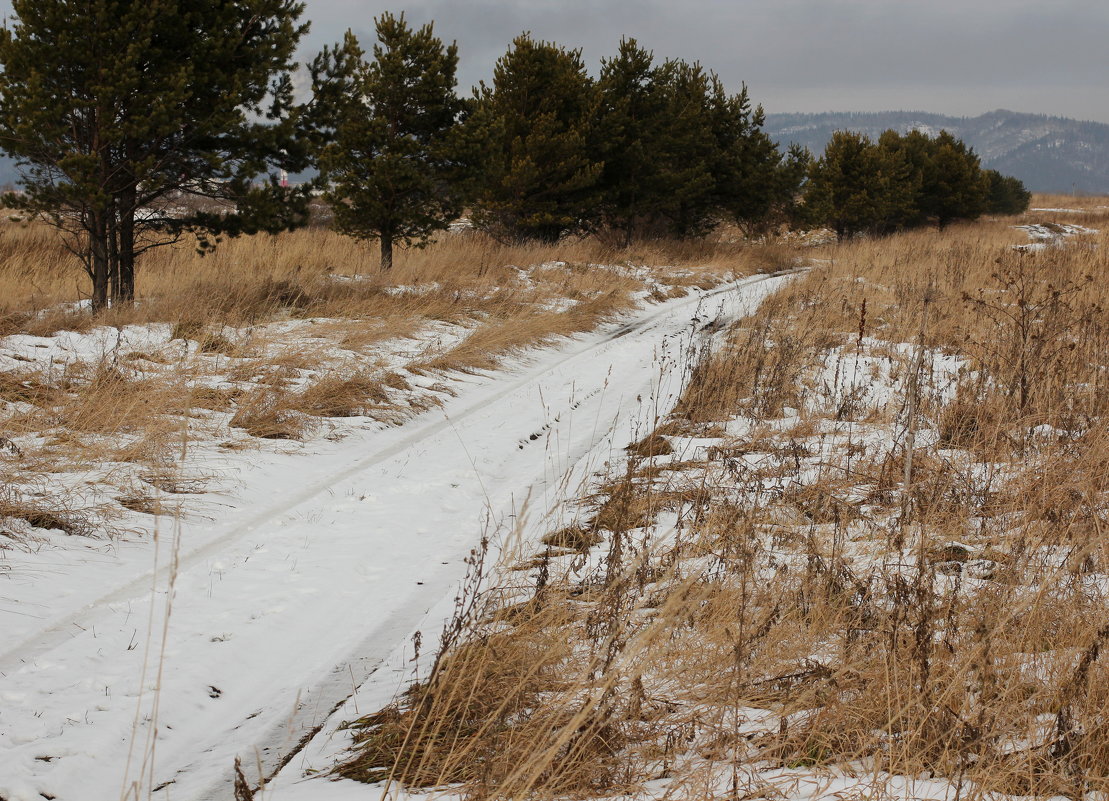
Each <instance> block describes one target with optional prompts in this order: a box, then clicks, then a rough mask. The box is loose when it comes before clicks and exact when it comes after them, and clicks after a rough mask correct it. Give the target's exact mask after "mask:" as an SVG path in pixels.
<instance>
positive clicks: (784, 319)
mask: <svg viewBox="0 0 1109 801" xmlns="http://www.w3.org/2000/svg"><path fill="white" fill-rule="evenodd" d="M1075 203H1076V201H1075V200H1074V199H1065V202H1064V200H1058V199H1043V198H1037V200H1036V201H1035V202H1034V204H1033V205H1036V206H1051V207H1066V208H1072V207H1073V206H1074V205H1075ZM1086 205H1087V206H1089V207H1091V208H1092V210H1093V213H1092V214H1089V215H1086V217H1088V218H1096V217H1098V215H1100V214H1102V211H1103V210H1102V209H1097V208H1096V206H1101V205H1103V204H1102V203H1101V202H1100V201H1099V200H1090V201H1088V202H1087V203H1086ZM1060 214H1063V213H1060ZM1054 215H1055V213H1050V214H1048V215H1047V217H1049V218H1050V217H1052V216H1054ZM1043 216H1044V215H1040V214H1037V213H1030V214H1029V215H1028V218H1027V219H1028V220H1029V221H1036V222H1053V221H1054V220H1052V219H1046V220H1044V219H1043ZM1107 219H1109V218H1107ZM1068 221H1073V220H1068ZM1080 224H1088V223H1087V222H1086V221H1085V220H1083V221H1080ZM1011 225H1012V221H1010V220H1003V221H983V222H982V223H980V224H978V225H974V226H960V227H955V228H952V229H949V230H947V231H945V232H943V233H942V234H940V233H936V232H913V233H910V234H905V235H903V236H899V237H892V238H889V239H883V240H876V241H864V240H859V241H855V242H851V243H845V244H843V245H838V246H834V247H829V248H825V249H823V250H822V251H819V252H817V253H816V254H814V255H816V256H817V257H818V258H820V259H824V260H825V261H823V262H820V263H819V266H818V267H817V268H816V269H814V270H813V271H812V272H811V273H810V274H809V275H808V276H806V277H804V278H802V279H799V280H797V281H795V282H794V283H793V284H791V285H789V286H788V287H787V288H786V289H784V290H783V291H782V292H780V293H779V294H778V296H777V297H775V298H774V299H772V301H771V302H769V303H767V304H766V305H764V307H763V309H761V310H760V311H759V312H758V313H757V314H756V315H754V316H753V317H752V318H750V319H748V320H745V321H741V323H740V324H739V325H738V326H737V327H736V328H735V329H734V330H733V331H731V332H730V333H729V334H728V335H727V336H726V337H725V338H724V340H723V342H722V343H721V345H720V346H719V347H718V348H717V349H716V350H715V351H714V352H712V353H709V354H707V355H706V356H705V357H704V359H703V360H702V361H700V362H699V363H698V364H696V365H694V366H693V367H692V370H691V377H690V381H689V384H688V388H687V391H686V393H685V395H684V397H683V398H682V400H681V402H680V404H679V405H678V408H677V410H676V413H675V417H674V419H672V420H671V421H668V422H667V423H666V424H665V426H664V427H662V428H660V429H659V430H658V431H656V432H655V433H653V434H652V435H650V436H648V437H646V438H644V439H643V440H641V441H640V442H638V443H636V444H635V445H634V446H633V447H632V448H630V449H629V461H628V464H627V466H626V468H625V469H621V471H620V473H619V475H618V476H617V477H615V478H613V479H611V480H609V481H608V482H607V483H605V484H604V485H602V486H601V487H600V489H599V490H598V493H597V495H595V496H594V497H592V498H589V499H586V506H587V507H588V508H589V509H590V510H591V511H592V513H593V516H592V518H591V519H589V521H588V522H586V523H580V524H577V525H575V526H571V527H569V528H566V529H561V530H559V531H555V532H552V533H551V534H549V535H548V536H547V537H546V538H544V540H543V544H544V545H545V546H546V548H547V549H546V550H545V551H543V552H541V553H539V554H538V555H537V556H536V558H535V559H533V560H532V561H531V562H530V563H529V566H530V567H532V569H533V570H534V572H533V574H532V575H533V576H534V584H533V585H522V584H520V583H519V581H520V577H521V573H520V572H518V571H517V572H514V573H508V574H506V575H508V576H510V577H514V578H512V580H511V581H510V580H508V579H506V580H505V581H504V582H502V583H498V584H495V585H494V586H492V587H490V588H489V589H487V590H486V591H485V593H484V594H482V595H480V596H479V599H480V603H478V604H477V606H478V607H479V608H480V610H481V611H480V613H479V614H475V615H471V616H469V617H467V618H465V619H464V620H461V621H456V623H455V626H456V629H460V630H462V631H463V632H464V633H463V634H462V635H459V636H455V637H451V638H448V639H447V645H448V647H447V649H446V651H445V653H444V654H442V655H441V656H440V659H439V662H438V663H437V669H436V670H435V671H434V672H433V673H432V674H431V676H430V677H428V678H427V679H426V680H424V681H422V682H420V683H418V684H417V685H416V686H415V687H414V688H413V689H412V690H411V691H410V692H409V693H408V694H406V695H405V696H403V697H401V698H399V699H398V701H397V702H396V703H395V704H394V705H393V706H391V707H390V708H389V709H387V710H386V711H385V712H383V713H381V714H380V715H375V716H370V717H369V718H366V719H363V720H361V721H358V722H357V723H356V724H355V730H356V735H355V751H354V752H353V755H352V757H351V761H350V762H349V763H348V764H346V765H344V766H342V767H340V768H339V771H340V772H341V773H343V774H344V775H348V776H352V777H355V778H360V779H363V780H391V781H394V782H400V783H402V784H407V785H414V786H420V787H424V786H433V785H434V786H446V785H450V786H451V788H452V792H455V793H459V794H461V795H462V796H464V797H467V798H475V799H485V798H524V797H529V798H533V797H579V798H580V797H593V796H608V795H614V794H631V795H642V796H649V797H659V798H687V797H706V798H707V797H725V796H726V797H729V798H743V797H749V798H755V797H784V796H786V795H788V794H789V793H790V792H792V790H791V788H793V787H795V786H796V782H797V781H798V778H799V777H800V776H802V775H806V774H807V775H813V774H815V775H822V776H826V777H830V776H832V775H838V776H840V777H843V776H845V775H846V776H849V777H850V776H853V777H854V779H853V780H852V781H853V782H854V783H855V784H856V789H854V790H850V792H852V793H857V794H859V795H860V797H861V795H863V794H866V795H867V796H868V797H869V796H871V795H875V794H877V795H884V794H885V793H886V792H888V790H887V789H886V786H885V784H884V782H885V780H886V779H885V777H888V776H889V775H891V774H893V775H900V776H904V777H922V776H923V777H935V780H936V781H937V782H947V785H946V789H944V787H942V786H941V787H938V788H937V786H932V787H931V788H926V790H925V791H926V792H930V793H936V792H940V793H942V792H947V793H957V794H958V795H959V796H960V797H965V798H984V797H987V796H988V795H989V794H991V793H1003V794H1013V795H1021V796H1040V797H1047V796H1053V795H1062V796H1066V797H1070V798H1079V797H1090V796H1089V794H1090V793H1105V792H1109V740H1107V739H1106V738H1105V736H1104V726H1105V721H1106V719H1107V717H1109V666H1107V665H1106V664H1105V662H1104V655H1103V654H1104V651H1105V648H1106V645H1107V640H1109V627H1106V625H1105V621H1106V619H1107V612H1109V539H1107V538H1106V532H1107V531H1109V489H1107V488H1109V426H1107V420H1106V416H1105V412H1106V407H1105V401H1104V397H1105V391H1104V390H1105V378H1104V376H1105V375H1106V373H1107V372H1109V330H1106V326H1105V325H1104V312H1103V309H1105V308H1107V307H1109V306H1107V303H1109V297H1106V295H1107V293H1109V289H1107V287H1109V281H1107V280H1106V279H1107V277H1109V263H1107V259H1109V256H1107V255H1106V254H1107V253H1109V250H1107V249H1106V246H1107V245H1109V237H1107V236H1104V235H1093V236H1090V237H1082V238H1078V239H1076V240H1072V241H1071V242H1070V243H1069V245H1068V246H1067V247H1065V248H1062V249H1057V248H1049V249H1046V250H1044V251H1041V252H1037V253H1024V254H1022V253H1020V252H1018V251H1015V250H1013V247H1014V246H1015V245H1018V244H1021V243H1022V242H1023V241H1024V239H1023V235H1022V234H1021V233H1020V232H1018V231H1014V230H1013V229H1012V228H1011V227H1010V226H1011ZM1087 276H1090V277H1092V280H1089V279H1088V278H1087ZM725 424H727V426H728V429H727V430H729V431H733V432H734V431H736V430H739V431H745V432H746V433H745V434H740V435H736V434H734V433H733V434H732V435H731V436H727V435H726V434H725V429H724V425H725ZM689 435H696V436H699V437H702V438H703V437H706V436H708V437H715V438H716V439H717V444H716V445H715V446H713V447H712V448H709V449H708V450H707V453H708V454H709V455H708V459H707V460H705V461H701V462H690V461H683V462H677V461H675V460H676V458H677V456H676V454H679V453H681V452H682V448H681V447H680V442H681V440H682V438H683V436H689ZM664 442H665V443H667V446H668V447H673V449H674V451H675V453H674V454H671V453H668V452H667V448H664V447H661V443H664ZM664 512H665V513H666V514H665V515H664V514H663V513H664ZM598 538H601V539H602V540H603V542H602V544H600V545H599V547H596V548H594V549H593V550H592V551H590V552H589V553H588V554H586V555H585V556H583V555H582V554H581V550H582V549H584V548H588V547H590V545H591V544H592V542H593V541H594V540H596V539H598ZM513 582H516V583H513ZM648 782H651V784H650V785H648ZM775 785H777V786H775Z"/></svg>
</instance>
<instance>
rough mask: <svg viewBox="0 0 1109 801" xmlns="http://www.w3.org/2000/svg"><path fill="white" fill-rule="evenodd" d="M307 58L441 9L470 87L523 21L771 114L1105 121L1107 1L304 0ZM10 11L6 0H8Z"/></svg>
mask: <svg viewBox="0 0 1109 801" xmlns="http://www.w3.org/2000/svg"><path fill="white" fill-rule="evenodd" d="M305 2H306V3H307V11H306V13H305V16H306V17H307V18H308V19H309V20H311V21H312V31H311V33H310V34H309V37H308V40H307V41H306V43H305V48H304V50H305V52H304V54H303V55H304V56H305V58H308V57H309V56H310V55H311V54H312V52H314V51H315V50H317V49H318V48H319V47H320V46H322V45H323V44H325V43H328V42H334V41H337V40H339V39H340V38H341V37H342V34H343V31H345V30H346V29H347V28H352V29H353V30H354V32H355V33H356V34H357V35H358V37H359V39H360V40H361V41H362V43H363V45H364V46H366V47H367V49H368V46H369V45H370V44H371V43H372V40H373V18H374V17H375V16H376V15H378V14H380V13H381V12H382V11H386V10H390V11H393V12H399V11H404V12H405V13H406V14H407V16H408V18H409V20H410V21H411V22H413V23H424V22H427V21H434V22H435V27H436V32H437V33H438V34H439V35H440V36H441V37H442V38H444V39H447V40H451V39H453V40H456V41H457V42H458V45H459V48H460V55H461V65H460V76H459V78H460V83H461V84H462V86H463V88H464V89H468V87H469V86H471V85H472V84H474V83H476V82H477V81H479V80H481V79H488V78H489V77H490V75H491V73H492V66H493V63H494V62H495V61H496V59H497V58H498V57H499V56H500V55H502V54H503V53H504V51H505V50H506V48H507V47H508V44H509V42H510V41H511V40H512V38H513V37H514V36H516V35H517V34H519V33H520V32H522V31H525V30H527V31H531V33H532V34H533V35H534V36H536V37H538V38H543V39H549V40H553V41H556V42H558V43H559V44H562V45H566V46H569V47H581V48H582V49H583V54H584V56H585V59H586V61H587V63H588V64H589V67H590V69H591V70H593V71H596V68H597V65H598V62H599V60H600V59H601V58H602V57H603V56H606V55H610V54H612V53H613V52H614V51H615V49H616V45H617V42H618V41H619V39H620V37H621V36H632V37H635V38H636V39H638V40H639V42H640V44H642V45H644V46H645V47H647V48H648V49H651V50H653V51H654V52H655V55H656V56H657V57H659V58H663V57H666V56H675V57H680V58H684V59H686V60H690V61H693V60H700V61H701V62H702V63H703V64H704V65H705V66H707V67H709V68H711V69H713V70H715V71H716V72H718V73H719V74H720V76H721V77H722V78H723V79H724V81H725V82H726V83H727V84H728V85H729V87H734V88H735V89H738V88H739V85H740V83H741V82H743V81H746V82H747V85H748V87H749V89H750V91H751V97H752V99H753V100H754V101H755V102H758V103H762V104H763V106H764V107H765V108H766V110H767V111H769V112H782V111H886V110H920V111H932V112H937V113H941V114H955V115H976V114H980V113H982V112H985V111H990V110H993V109H995V108H1007V109H1011V110H1013V111H1025V112H1032V113H1044V114H1058V115H1062V116H1067V117H1077V118H1079V119H1091V120H1098V121H1100V122H1109V47H1107V46H1106V41H1107V40H1109V2H1107V1H1106V0H730V1H729V0H666V1H665V2H664V1H663V0H592V2H588V1H587V0H414V2H408V3H404V4H399V3H387V2H379V0H305ZM9 9H10V3H9V2H8V0H0V10H2V11H3V12H5V13H6V12H7V11H8V10H9Z"/></svg>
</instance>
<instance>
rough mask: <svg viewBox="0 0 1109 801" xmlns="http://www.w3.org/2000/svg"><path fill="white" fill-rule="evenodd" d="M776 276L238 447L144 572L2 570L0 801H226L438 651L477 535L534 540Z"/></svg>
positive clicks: (64, 566) (122, 551) (65, 560)
mask: <svg viewBox="0 0 1109 801" xmlns="http://www.w3.org/2000/svg"><path fill="white" fill-rule="evenodd" d="M784 280H786V278H784V277H767V276H758V277H755V278H752V279H747V280H746V281H743V282H741V283H740V284H738V285H735V286H733V287H730V288H728V289H724V290H716V291H714V292H711V293H705V294H703V295H698V296H691V297H689V298H685V299H681V300H676V301H671V302H668V303H666V304H664V305H661V306H654V307H651V308H649V309H646V310H644V311H642V312H640V313H638V314H637V315H636V316H634V317H632V318H630V319H629V320H628V321H625V323H624V324H622V325H619V326H610V327H608V328H607V329H605V330H602V331H599V332H597V333H595V334H592V335H589V336H584V337H579V338H577V339H575V340H573V341H571V342H569V343H567V344H566V345H565V346H563V347H561V348H558V349H551V350H546V351H539V352H535V353H532V354H530V355H529V357H528V359H527V360H526V362H524V363H522V364H521V365H519V366H518V367H517V368H515V369H513V370H508V371H504V372H500V373H497V374H495V375H491V376H480V377H477V376H475V377H469V378H465V379H462V380H459V381H457V382H455V383H454V384H453V386H454V388H455V389H456V390H457V391H458V397H456V398H454V399H452V400H451V401H450V402H448V403H447V404H446V406H445V407H443V409H441V410H433V411H431V412H428V413H427V414H425V415H423V416H422V417H420V418H418V419H416V420H414V421H412V422H411V423H409V424H408V425H405V426H403V427H400V428H396V429H391V430H387V431H376V432H373V433H365V434H362V435H356V436H351V437H349V438H347V439H346V440H343V441H342V442H339V443H321V444H320V445H319V446H318V447H316V449H315V452H313V453H304V452H301V453H297V454H287V455H281V454H271V455H269V456H267V457H265V458H260V457H258V455H254V456H253V457H246V456H243V455H241V454H239V455H232V456H230V457H228V458H229V459H230V460H232V461H231V463H229V464H226V465H222V466H221V469H224V470H228V469H232V470H239V471H242V475H241V476H240V480H241V486H240V488H239V489H238V490H237V491H236V492H235V493H234V494H233V495H227V496H224V497H222V498H213V499H210V501H211V502H210V504H209V506H210V514H208V515H207V516H203V517H202V516H200V515H192V516H188V517H186V518H185V519H184V520H182V521H180V523H179V524H178V527H177V530H171V531H165V530H163V531H161V532H159V536H158V541H159V543H160V544H159V547H158V548H157V551H158V553H157V559H158V562H157V567H156V568H155V569H152V562H153V560H154V558H155V554H154V550H155V549H154V548H152V547H151V546H150V545H149V544H148V543H131V544H126V545H121V546H119V547H118V548H116V549H114V550H112V551H110V552H104V553H96V552H89V551H87V550H86V551H83V552H82V553H81V555H80V557H79V558H78V557H76V556H74V555H72V554H67V553H65V552H52V553H49V554H25V555H19V556H16V557H14V558H12V559H10V560H9V564H10V566H11V570H10V574H11V575H12V576H18V577H21V580H22V581H23V582H24V583H25V584H27V585H28V586H30V585H33V590H34V591H33V592H32V591H31V590H30V589H29V590H28V593H29V594H30V596H31V597H34V598H35V599H36V604H35V605H34V606H31V607H25V608H19V607H18V604H16V605H14V606H13V605H12V604H8V605H7V606H5V607H3V608H0V801H32V800H34V801H38V800H39V799H42V798H56V799H58V801H80V800H81V799H89V798H95V799H110V798H114V797H131V798H147V797H153V798H165V799H180V800H181V801H191V800H193V799H208V798H229V797H230V792H229V788H227V787H225V786H224V785H225V783H226V782H227V779H228V776H229V772H230V768H231V766H232V763H233V760H234V758H235V756H236V755H241V756H242V758H243V762H244V765H246V766H248V767H251V766H254V765H255V764H256V763H257V762H259V761H260V762H261V765H262V768H263V772H265V773H267V774H269V773H272V772H273V771H274V770H275V769H276V768H277V766H279V765H280V764H282V763H283V762H284V761H285V760H286V759H288V758H289V757H290V756H291V755H292V754H293V753H295V752H296V751H297V749H298V748H299V747H300V745H301V743H302V741H304V740H306V739H307V738H308V736H309V735H311V734H312V733H313V732H314V731H315V730H317V729H319V728H321V727H325V722H326V721H327V720H328V717H329V715H330V714H331V712H332V711H333V710H334V709H335V708H336V707H337V706H339V705H341V704H342V703H343V702H344V701H345V700H346V699H347V698H348V696H350V695H351V694H352V691H353V690H354V688H355V687H357V686H359V685H361V684H362V683H363V682H364V681H365V680H366V679H367V678H368V677H369V676H371V675H372V674H373V673H374V671H375V670H376V669H377V668H378V667H379V666H380V665H381V664H382V663H383V661H384V660H386V659H387V658H389V657H390V655H392V654H395V653H396V652H397V650H398V648H400V647H403V646H404V645H405V643H407V642H408V641H409V639H410V636H411V635H412V633H413V632H414V631H416V630H417V629H418V628H421V627H423V628H424V642H425V643H428V644H429V645H430V644H431V643H433V642H434V641H435V637H436V634H437V629H438V627H439V625H440V623H441V621H442V614H443V611H442V610H443V609H444V608H446V609H447V611H448V612H449V605H450V599H451V598H452V597H453V593H454V590H455V588H456V586H457V584H458V582H459V581H460V580H461V578H462V577H463V576H464V574H465V570H466V566H465V563H464V559H465V557H466V556H467V555H468V554H469V552H470V550H471V548H473V547H474V546H475V544H476V543H477V541H478V540H479V538H480V536H481V533H482V531H483V530H488V531H494V530H495V531H501V532H503V531H512V530H517V529H520V528H522V529H523V533H524V536H525V537H528V536H536V535H537V533H539V532H541V531H542V530H544V529H545V528H548V527H549V523H550V521H549V520H546V521H544V516H545V515H546V513H547V512H548V511H550V510H553V509H558V508H559V507H560V503H559V502H560V501H561V500H562V499H563V498H564V496H566V495H572V494H573V490H574V489H575V488H576V485H577V483H578V482H579V481H581V480H583V479H584V478H585V477H587V476H588V475H589V474H590V473H591V472H593V471H595V470H598V469H601V468H602V467H603V464H604V461H605V460H606V459H607V458H609V456H610V455H614V454H615V453H616V452H617V451H619V450H620V449H621V448H622V447H623V446H624V445H626V444H627V443H628V442H629V441H631V440H633V439H634V438H636V437H637V436H641V435H642V434H643V433H646V430H647V429H648V428H649V426H650V424H651V422H652V421H653V419H655V417H657V416H660V415H662V414H665V413H666V411H668V409H669V408H670V406H671V405H672V404H673V402H674V400H675V398H676V393H677V392H678V390H679V388H680V386H679V385H680V381H681V378H682V375H683V369H684V365H685V362H686V358H687V355H688V350H687V349H688V348H689V347H690V345H691V344H695V343H696V342H697V340H698V338H699V337H700V336H702V334H699V333H698V331H699V330H700V329H701V328H702V327H704V325H705V323H706V322H709V321H711V320H713V319H716V318H718V317H721V316H724V317H734V316H737V315H740V314H744V313H746V312H748V311H750V310H751V309H753V308H754V307H755V306H757V304H758V303H759V302H760V301H761V300H762V299H763V298H764V297H765V296H766V295H767V294H769V293H770V292H771V291H773V290H774V289H776V288H777V287H778V286H780V284H781V283H782V282H783V281H784ZM235 459H238V460H239V461H238V463H236V462H234V461H233V460H235ZM216 501H218V503H216ZM522 511H523V512H526V518H527V525H525V526H519V525H517V522H518V521H517V518H516V515H517V514H518V513H520V512H522ZM523 517H524V516H523V515H521V518H523ZM493 556H494V557H495V556H496V554H493ZM19 590H20V587H19V586H18V582H6V583H5V585H4V586H3V587H2V588H0V595H3V596H7V597H6V598H5V599H4V600H8V601H11V600H12V598H15V599H16V600H17V601H18V599H19V597H20V593H19ZM167 607H171V608H170V611H169V614H168V615H167ZM27 609H32V610H33V614H27ZM429 610H433V611H432V613H431V614H430V615H429V614H428V612H429ZM167 621H168V623H167ZM156 688H160V690H159V691H157V692H155V689H156ZM363 711H366V710H363ZM325 728H326V727H325ZM325 733H326V732H325ZM290 767H292V766H290ZM255 772H256V768H255V769H254V770H252V771H251V773H255Z"/></svg>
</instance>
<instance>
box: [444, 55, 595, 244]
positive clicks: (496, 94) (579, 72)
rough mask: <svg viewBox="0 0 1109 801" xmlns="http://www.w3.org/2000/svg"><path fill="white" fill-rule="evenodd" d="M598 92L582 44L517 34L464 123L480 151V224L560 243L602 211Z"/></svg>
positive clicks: (520, 236) (506, 234) (501, 233)
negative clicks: (577, 46) (577, 47)
mask: <svg viewBox="0 0 1109 801" xmlns="http://www.w3.org/2000/svg"><path fill="white" fill-rule="evenodd" d="M596 115H597V92H596V88H595V86H594V84H593V82H592V81H591V80H590V78H589V76H588V74H587V73H586V71H585V65H584V64H583V63H582V60H581V51H580V50H566V49H565V48H562V47H559V46H558V45H556V44H553V43H551V42H542V41H536V40H534V39H532V38H531V36H529V35H528V34H523V35H521V36H518V37H516V39H515V40H513V42H512V47H511V48H510V49H509V51H508V52H507V53H506V54H505V55H504V56H502V57H501V58H500V59H499V60H498V61H497V64H496V66H495V67H494V70H493V83H492V86H486V85H484V84H482V86H481V87H480V88H479V90H478V91H477V93H476V97H475V109H474V113H473V115H472V116H471V117H470V118H469V120H468V121H467V123H466V126H465V131H464V134H465V141H466V142H468V143H469V144H470V146H471V147H472V148H474V149H475V151H476V152H477V154H478V155H477V160H478V164H479V169H478V170H477V171H476V176H477V180H476V181H475V183H474V186H473V190H472V191H473V196H474V222H475V223H476V224H477V225H478V226H479V227H482V228H485V229H487V230H489V231H491V232H492V233H493V234H494V235H496V236H500V237H503V238H507V239H517V240H519V239H537V240H540V241H543V242H556V241H557V240H558V239H559V238H560V237H561V236H563V235H564V234H567V233H577V232H584V231H587V230H589V229H590V228H591V227H592V226H593V225H594V223H595V221H596V217H597V214H598V208H597V206H598V188H597V183H598V180H599V178H600V176H601V170H602V167H603V164H602V162H601V161H600V159H599V158H598V156H597V155H596V144H595V135H596V134H595V127H594V126H595V121H596Z"/></svg>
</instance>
